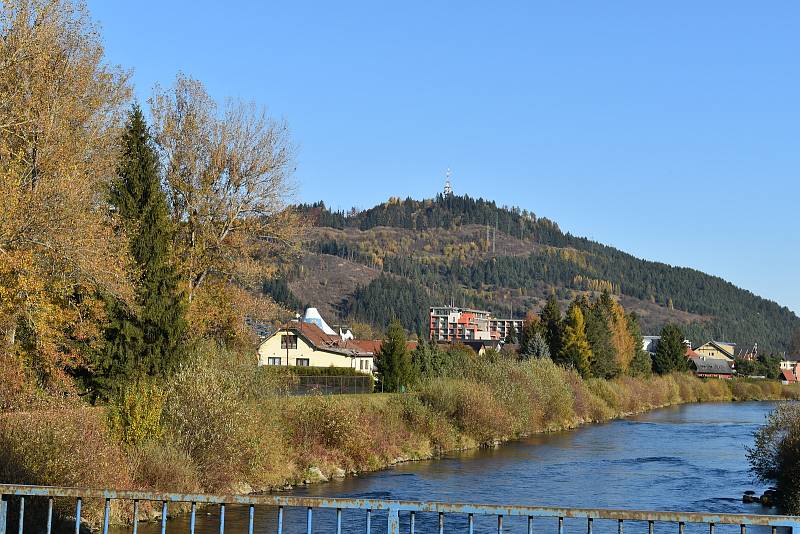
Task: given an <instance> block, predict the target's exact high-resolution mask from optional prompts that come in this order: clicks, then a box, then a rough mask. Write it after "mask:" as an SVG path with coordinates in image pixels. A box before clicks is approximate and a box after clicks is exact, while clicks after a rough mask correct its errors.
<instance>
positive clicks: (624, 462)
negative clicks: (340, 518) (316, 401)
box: [139, 402, 775, 534]
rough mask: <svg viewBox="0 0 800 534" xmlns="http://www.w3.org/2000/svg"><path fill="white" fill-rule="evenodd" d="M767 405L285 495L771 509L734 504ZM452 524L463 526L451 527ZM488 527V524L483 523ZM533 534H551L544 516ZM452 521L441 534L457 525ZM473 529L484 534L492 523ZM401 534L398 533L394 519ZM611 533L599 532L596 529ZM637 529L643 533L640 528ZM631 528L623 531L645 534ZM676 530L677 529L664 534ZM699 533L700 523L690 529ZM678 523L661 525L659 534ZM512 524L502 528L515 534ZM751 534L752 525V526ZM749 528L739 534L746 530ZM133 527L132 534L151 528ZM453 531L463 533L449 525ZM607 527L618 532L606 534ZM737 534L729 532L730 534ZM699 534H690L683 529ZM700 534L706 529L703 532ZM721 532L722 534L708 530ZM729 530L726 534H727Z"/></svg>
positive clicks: (659, 420) (586, 433)
mask: <svg viewBox="0 0 800 534" xmlns="http://www.w3.org/2000/svg"><path fill="white" fill-rule="evenodd" d="M774 406H775V404H774V403H758V402H748V403H719V404H716V403H710V404H692V405H685V406H678V407H673V408H665V409H660V410H655V411H652V412H649V413H646V414H642V415H638V416H635V417H630V418H628V419H622V420H617V421H612V422H609V423H605V424H598V425H589V426H585V427H582V428H580V429H577V430H573V431H568V432H560V433H554V434H547V435H541V436H536V437H532V438H529V439H525V440H520V441H515V442H511V443H506V444H504V445H500V446H498V447H495V448H492V449H480V450H475V451H469V452H464V453H458V454H452V455H449V456H447V457H445V458H441V459H437V460H430V461H422V462H411V463H406V464H401V465H397V466H395V467H393V468H391V469H386V470H384V471H379V472H376V473H371V474H365V475H363V476H358V477H351V478H346V479H342V480H334V481H332V482H330V483H326V484H317V485H311V486H308V487H302V488H297V489H295V490H294V491H292V492H291V494H294V495H304V496H327V497H362V498H379V499H411V500H437V501H450V502H473V503H487V504H521V505H543V506H565V507H592V508H628V509H640V510H641V509H645V510H647V509H650V510H681V511H699V512H729V513H736V512H743V513H774V511H773V510H770V509H767V508H764V507H762V506H761V505H758V504H743V503H742V501H741V497H742V494H743V492H744V491H746V490H748V489H753V490H756V491H760V490H763V489H765V488H764V487H763V486H762V485H759V484H757V483H755V482H754V481H753V479H752V477H751V475H750V473H749V470H748V464H747V460H746V451H745V448H746V447H747V446H748V445H749V444H751V443H752V441H753V432H754V431H755V430H756V429H757V428H758V426H759V425H761V424H763V422H764V420H765V417H766V415H767V414H768V413H769V412H770V411H771V410H772V409H773V408H774ZM246 513H247V510H246V508H235V507H234V508H231V507H229V509H228V510H227V512H226V520H225V523H226V525H225V527H226V528H225V530H226V532H246V525H247V516H246ZM332 514H333V512H332V511H331V513H330V514H328V515H326V514H325V513H324V512H319V513H318V514H317V515H318V516H319V517H317V518H316V519H315V528H314V532H315V533H316V532H325V533H327V532H335V530H334V525H333V523H332V521H333V517H332ZM275 516H276V512H275V510H261V509H257V510H256V531H257V532H264V533H274V532H275V526H276V525H275ZM456 521H461V520H460V519H459V520H456ZM487 521H488V522H487ZM537 521H541V525H540V524H539V523H536V524H535V528H536V530H537V531H538V532H544V531H547V532H553V533H554V534H555V532H557V531H556V530H553V529H554V528H555V525H551V524H550V523H548V521H549V520H537ZM363 523H364V520H363V518H362V517H361V516H360V514H359V516H358V517H352V514H351V516H346V517H345V522H344V531H345V532H363ZM305 524H306V523H305V511H304V510H289V511H287V517H286V523H285V531H286V532H287V533H288V534H298V533H304V532H305ZM373 524H374V525H375V528H374V529H373V531H374V532H376V534H377V533H379V532H381V530H383V531H384V532H385V520H383V521H382V520H381V518H380V516H378V517H376V518H375V519H374V520H373ZM460 526H461V525H460V523H459V522H456V523H453V522H450V523H448V526H447V527H446V529H445V530H446V531H448V530H450V529H453V530H456V528H454V527H460ZM187 527H188V520H187V519H186V518H183V517H178V518H175V519H174V520H170V521H169V522H168V528H167V530H168V532H187V530H186V529H187ZM476 527H477V528H476V532H491V531H493V530H495V529H496V523H492V521H491V520H489V518H486V519H485V520H484V522H482V523H481V522H479V523H477V524H476ZM566 527H567V529H566V530H567V532H568V533H572V532H574V533H579V532H580V533H583V532H585V531H586V527H585V523H583V522H574V521H573V522H569V521H568V522H567V525H566ZM402 528H403V529H404V531H406V532H407V530H406V529H407V526H406V524H405V522H404V523H403V527H402ZM614 528H615V527H614V526H613V525H605V526H603V525H602V524H598V525H596V527H595V532H598V533H601V532H604V531H606V532H610V531H612V530H613V529H614ZM642 528H643V529H642ZM642 528H636V526H635V524H633V525H631V526H630V527H627V528H626V530H625V532H626V533H629V532H639V531H641V532H643V533H644V532H646V525H645V526H644V527H642ZM673 528H674V530H673ZM698 528H699V527H698ZM667 529H669V530H668V531H669V532H670V533H672V532H676V533H677V527H673V526H666V525H663V526H662V525H661V524H659V525H658V526H657V528H656V532H657V534H660V533H661V532H664V531H666V530H667ZM524 530H525V528H524V525H522V524H521V523H517V522H514V521H511V522H509V523H507V526H506V532H520V533H522V532H524ZM751 530H752V531H754V532H758V531H759V530H758V529H751ZM751 530H749V531H748V532H750V531H751ZM157 531H158V529H157V526H156V525H152V524H149V525H141V526H140V529H139V532H141V533H143V534H152V533H153V532H157ZM435 531H436V527H435V518H431V517H420V518H418V520H417V532H421V533H422V532H435ZM457 531H459V532H461V531H463V529H462V528H457ZM614 531H615V530H614ZM735 531H736V532H738V529H736V530H735ZM197 532H198V533H200V534H211V533H217V532H219V521H218V518H217V516H216V513H213V514H211V515H202V516H201V517H199V518H198V522H197ZM691 532H699V530H697V529H693V528H687V533H691ZM703 532H706V530H703ZM717 532H718V533H719V534H723V533H727V532H729V531H728V530H726V529H723V528H719V527H718V529H717ZM730 532H733V530H731V531H730Z"/></svg>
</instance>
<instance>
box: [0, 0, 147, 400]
mask: <svg viewBox="0 0 800 534" xmlns="http://www.w3.org/2000/svg"><path fill="white" fill-rule="evenodd" d="M127 79H128V75H127V74H126V73H125V72H122V71H121V70H119V69H118V68H113V67H110V66H108V65H107V64H105V63H104V60H103V47H102V45H101V41H100V37H99V34H98V32H97V28H96V27H95V26H94V25H93V24H92V23H91V21H90V20H89V17H88V15H87V11H86V9H85V7H84V5H83V4H82V3H73V2H71V1H69V0H19V1H15V2H3V4H2V6H0V102H2V105H0V335H2V338H3V340H2V343H0V350H3V351H6V352H11V353H20V352H24V353H25V354H27V355H28V356H27V357H28V359H29V364H30V365H31V366H32V367H33V368H35V370H36V371H37V373H38V374H39V379H40V380H41V381H42V382H43V383H44V384H45V385H48V384H49V383H53V382H54V381H55V382H58V377H59V370H60V369H62V368H63V367H65V366H68V365H71V364H72V363H74V362H72V361H71V360H73V359H74V358H76V356H75V355H74V354H73V353H71V351H70V350H69V344H68V343H67V342H66V340H67V339H68V338H71V339H81V340H83V341H87V340H91V338H93V337H96V336H97V335H98V332H99V330H98V329H97V328H96V321H92V320H91V319H92V318H93V316H95V317H96V316H97V315H101V314H102V307H100V306H98V305H97V303H96V302H93V298H92V297H93V295H94V294H95V292H96V291H97V290H102V291H104V292H107V293H110V294H113V295H116V296H119V297H122V298H129V297H130V295H131V285H130V282H129V281H130V278H131V277H130V272H129V269H130V268H129V265H130V262H129V258H128V254H127V243H126V240H125V239H124V236H123V235H122V233H121V231H120V230H119V229H118V228H117V227H116V225H115V224H114V220H113V217H112V216H111V214H110V212H109V209H108V207H107V204H106V202H105V198H106V194H107V186H108V183H107V180H108V178H109V177H110V176H112V175H113V170H114V165H115V161H116V139H117V135H118V132H119V128H120V126H121V125H122V113H123V110H124V106H125V104H126V103H127V101H128V98H129V95H130V89H129V86H128V83H127Z"/></svg>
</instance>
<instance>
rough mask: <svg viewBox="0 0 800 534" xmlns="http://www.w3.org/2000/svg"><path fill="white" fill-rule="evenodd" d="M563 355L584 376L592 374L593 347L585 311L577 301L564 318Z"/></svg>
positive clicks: (587, 376)
mask: <svg viewBox="0 0 800 534" xmlns="http://www.w3.org/2000/svg"><path fill="white" fill-rule="evenodd" d="M562 355H563V356H562V357H563V358H564V359H565V360H566V361H567V362H569V363H571V364H572V365H573V366H574V367H575V369H577V370H578V372H579V373H580V374H581V376H582V377H584V378H589V377H590V376H592V370H591V365H592V358H593V356H592V348H591V346H590V345H589V340H588V339H587V337H586V323H585V322H584V318H583V311H582V310H581V306H580V305H579V304H578V303H577V302H573V303H572V304H571V305H570V307H569V309H568V310H567V316H566V318H565V320H564V339H563V349H562Z"/></svg>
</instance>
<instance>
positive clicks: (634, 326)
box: [626, 313, 653, 376]
mask: <svg viewBox="0 0 800 534" xmlns="http://www.w3.org/2000/svg"><path fill="white" fill-rule="evenodd" d="M626 317H627V319H628V332H630V336H631V339H633V344H634V355H633V359H632V360H631V365H630V367H628V374H629V375H631V376H650V375H651V374H653V360H652V358H650V354H648V353H647V351H645V350H644V348H643V347H644V343H643V339H642V329H641V327H640V326H639V318H638V317H637V316H636V314H635V313H630V314H628V315H627V316H626Z"/></svg>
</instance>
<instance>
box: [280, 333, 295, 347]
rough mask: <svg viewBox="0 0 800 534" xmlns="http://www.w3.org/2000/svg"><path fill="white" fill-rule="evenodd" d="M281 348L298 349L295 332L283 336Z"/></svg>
mask: <svg viewBox="0 0 800 534" xmlns="http://www.w3.org/2000/svg"><path fill="white" fill-rule="evenodd" d="M281 348H282V349H296V348H297V336H296V335H294V334H286V335H283V336H281Z"/></svg>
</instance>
